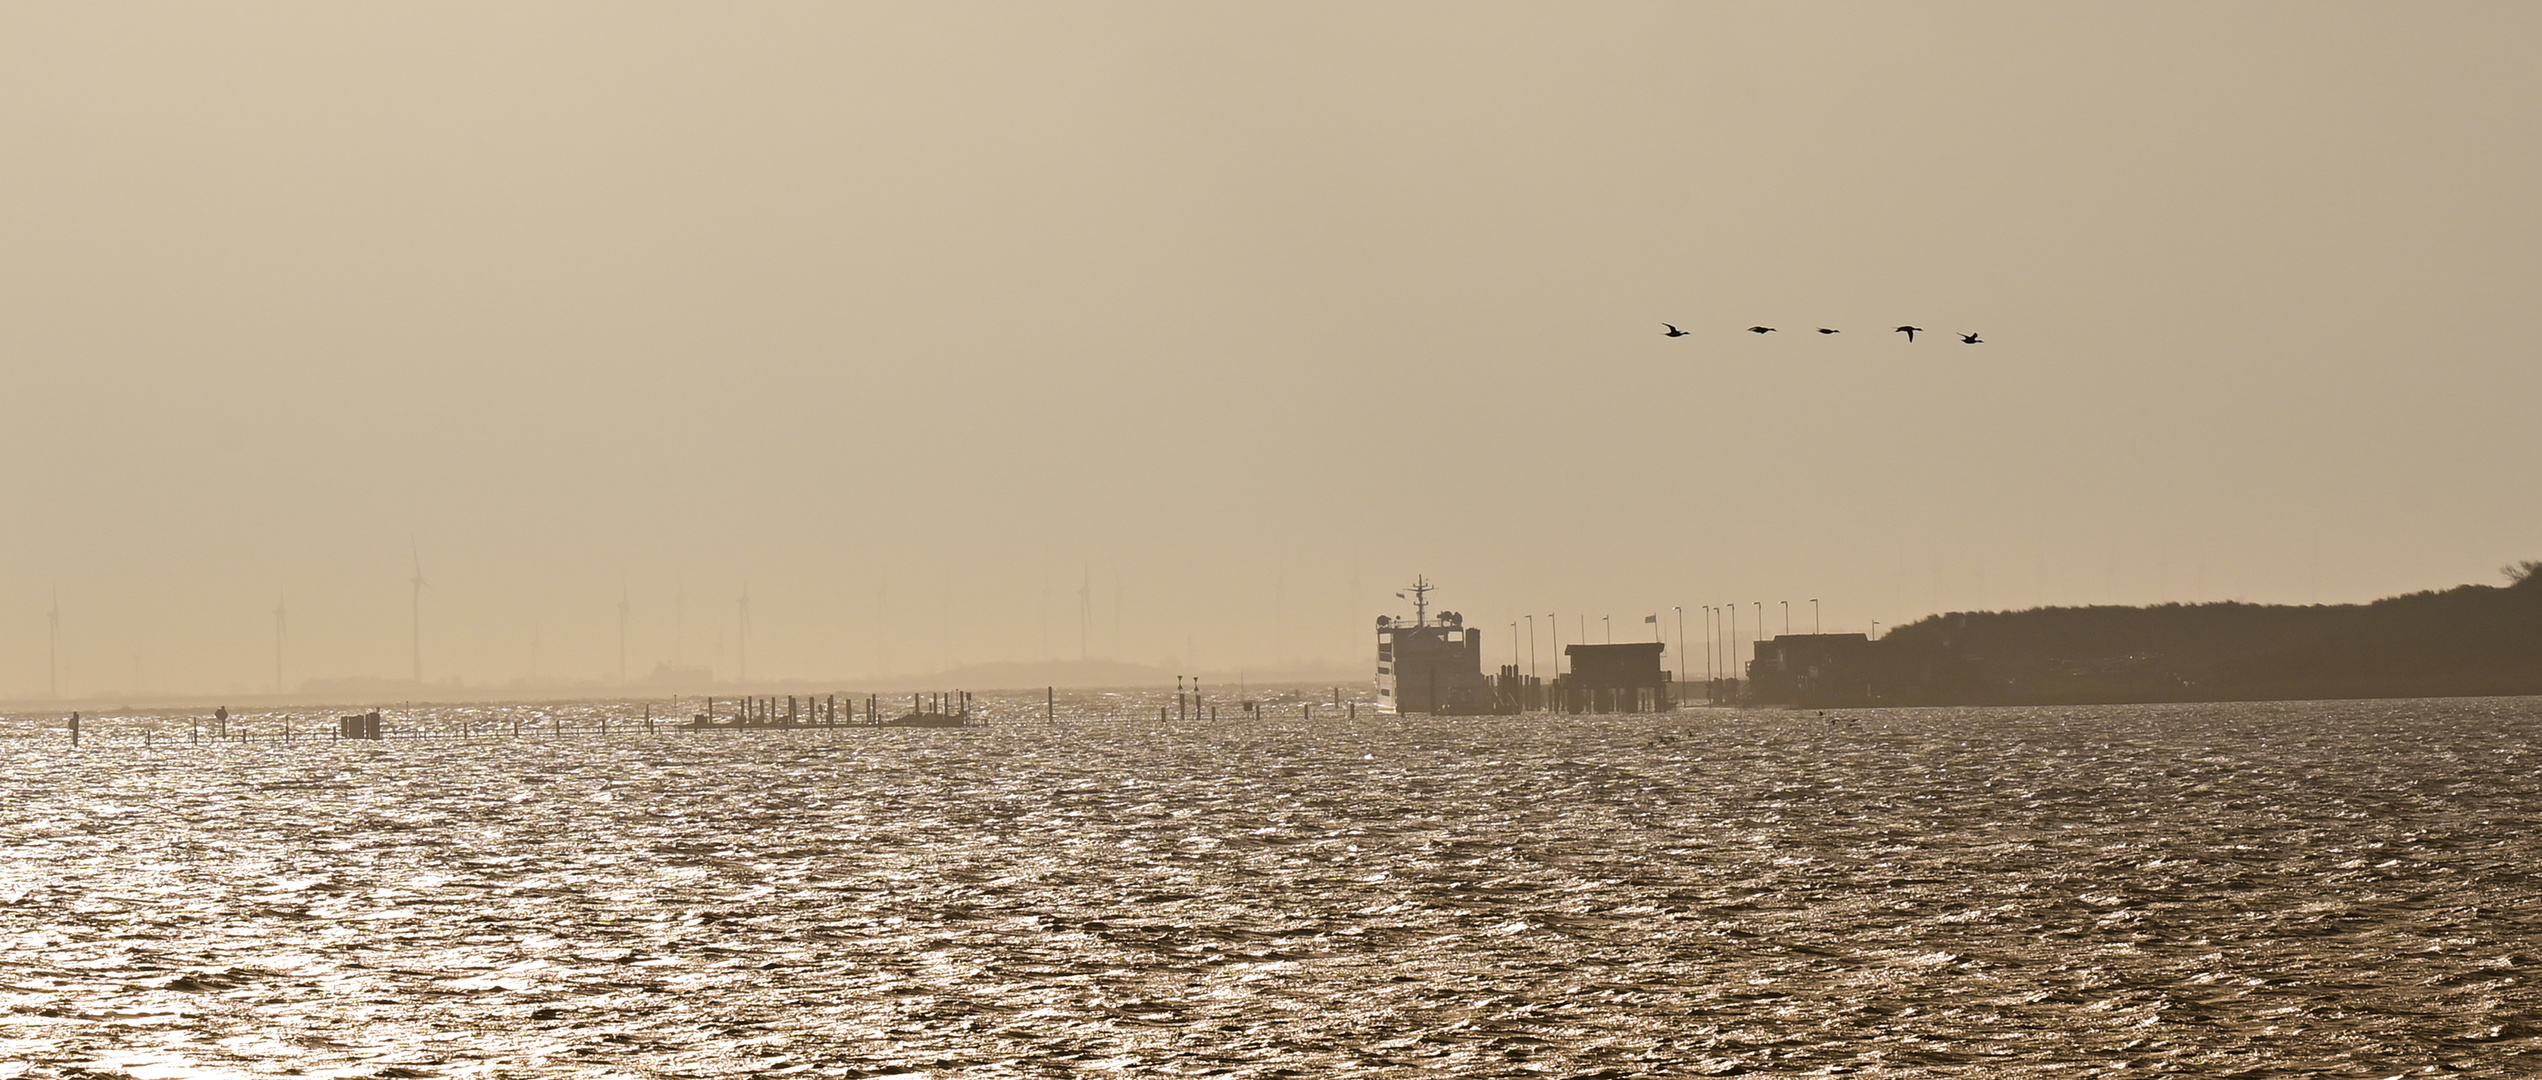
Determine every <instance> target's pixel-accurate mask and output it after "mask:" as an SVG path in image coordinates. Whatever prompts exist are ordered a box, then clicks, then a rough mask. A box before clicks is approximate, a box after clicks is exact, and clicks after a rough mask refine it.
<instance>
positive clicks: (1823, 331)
mask: <svg viewBox="0 0 2542 1080" xmlns="http://www.w3.org/2000/svg"><path fill="white" fill-rule="evenodd" d="M1818 332H1819V333H1822V334H1841V333H1844V331H1842V330H1830V329H1828V328H1826V327H1824V326H1822V327H1819V328H1818Z"/></svg>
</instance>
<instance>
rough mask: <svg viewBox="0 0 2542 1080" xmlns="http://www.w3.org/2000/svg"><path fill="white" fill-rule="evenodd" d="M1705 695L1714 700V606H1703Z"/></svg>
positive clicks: (1705, 698) (1705, 697) (1706, 698)
mask: <svg viewBox="0 0 2542 1080" xmlns="http://www.w3.org/2000/svg"><path fill="white" fill-rule="evenodd" d="M1703 695H1704V700H1705V701H1707V702H1708V701H1711V700H1712V605H1710V604H1705V605H1704V606H1703Z"/></svg>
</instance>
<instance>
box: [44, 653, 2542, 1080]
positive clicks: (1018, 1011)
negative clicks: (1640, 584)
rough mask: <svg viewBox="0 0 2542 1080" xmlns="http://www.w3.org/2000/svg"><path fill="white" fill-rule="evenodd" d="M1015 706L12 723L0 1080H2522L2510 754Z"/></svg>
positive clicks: (2509, 719) (1679, 717) (2364, 713)
mask: <svg viewBox="0 0 2542 1080" xmlns="http://www.w3.org/2000/svg"><path fill="white" fill-rule="evenodd" d="M1169 700H1170V699H1169ZM1041 705H1042V702H1040V701H1039V700H1038V699H1036V700H1034V701H1033V702H1031V704H1030V707H1029V708H1028V707H1027V706H1026V705H1025V704H1024V703H1022V702H1021V701H1017V702H1012V703H1007V704H1006V705H1005V706H1003V708H1002V710H999V709H993V710H992V711H993V714H995V715H998V716H999V717H1000V718H999V719H998V720H997V722H995V723H992V724H990V725H988V726H985V727H979V728H973V729H966V730H953V731H925V730H918V731H889V730H838V731H821V730H813V731H796V732H759V733H740V732H713V733H672V732H669V731H664V732H662V733H660V734H657V735H652V736H647V735H645V734H643V733H642V730H641V728H640V727H636V726H631V725H629V724H627V723H625V722H624V721H623V718H624V717H625V716H626V715H627V714H626V712H624V711H623V710H619V711H616V712H615V713H614V714H615V715H618V716H619V717H621V720H620V722H618V723H617V724H616V726H615V727H613V729H612V731H611V733H610V734H609V735H607V736H605V737H604V736H602V735H600V734H598V733H597V732H596V731H595V730H593V729H592V725H593V723H594V721H595V720H596V718H597V717H598V716H600V715H602V714H603V713H604V712H611V711H612V710H611V709H610V708H609V707H607V706H600V705H581V706H571V707H561V708H560V707H530V706H520V707H515V708H513V709H511V710H510V711H502V710H487V709H476V710H457V709H453V710H445V711H443V712H440V713H427V714H425V715H424V716H422V717H420V718H418V719H417V720H413V721H409V720H407V719H406V718H401V717H394V716H393V717H392V722H391V729H392V731H393V732H394V731H398V730H401V728H400V724H401V723H403V724H404V725H405V726H404V727H403V729H402V730H408V731H412V730H415V729H416V728H417V727H419V726H420V727H422V728H425V729H429V730H432V731H435V732H445V733H447V732H454V731H455V730H456V729H457V727H458V725H459V724H461V723H462V722H465V723H467V724H468V725H470V726H471V727H472V728H473V729H475V730H476V731H477V732H479V734H481V735H482V734H483V733H485V732H488V731H499V732H500V737H494V738H485V737H478V738H458V737H451V736H450V735H448V734H444V735H442V736H440V737H435V738H428V739H407V740H399V739H391V740H389V741H387V742H382V743H368V744H361V743H335V742H320V741H301V742H295V743H290V744H278V743H270V742H267V743H246V744H241V743H236V742H232V743H221V744H203V745H187V744H186V721H185V720H184V719H183V718H166V717H162V718H158V719H156V720H155V721H147V720H144V719H140V718H131V719H126V720H122V721H114V722H93V723H92V728H91V733H90V737H89V739H88V742H87V745H84V746H82V747H80V748H78V749H76V750H74V749H72V748H71V747H70V746H69V745H68V744H67V740H66V739H64V738H63V737H62V735H61V733H60V732H59V731H58V730H56V729H52V728H50V727H42V728H39V727H37V726H36V725H34V724H33V723H32V722H29V721H20V722H18V726H16V727H14V728H11V729H10V732H11V733H13V734H14V735H15V736H16V737H13V738H5V739H0V1077H5V1076H37V1077H56V1076H62V1077H68V1076H125V1075H129V1076H139V1077H160V1076H165V1077H212V1076H225V1075H239V1076H244V1075H277V1074H299V1075H352V1076H389V1077H438V1076H533V1075H575V1076H601V1075H627V1076H736V1075H792V1074H799V1075H810V1076H868V1075H889V1074H917V1075H925V1076H1000V1075H1006V1076H1060V1075H1071V1074H1077V1073H1087V1072H1111V1073H1117V1074H1123V1075H1137V1076H1150V1075H1184V1074H1194V1075H1233V1076H1277V1075H1299V1076H1324V1075H1381V1076H1422V1075H1454V1076H1552V1077H1561V1076H1642V1075H1696V1076H1715V1075H1733V1074H1748V1075H1763V1076H1778V1075H1780V1076H1814V1075H1854V1076H1988V1077H2014V1076H2020V1077H2028V1076H2107V1075H2150V1074H2156V1073H2176V1074H2180V1075H2189V1076H2238V1077H2274V1076H2286V1077H2294V1076H2356V1077H2392V1076H2400V1075H2404V1074H2406V1075H2411V1076H2446V1075H2469V1076H2533V1075H2542V996H2537V993H2536V991H2535V989H2534V979H2535V977H2536V974H2537V972H2542V908H2537V904H2536V899H2537V898H2536V896H2535V891H2534V886H2535V875H2534V869H2535V867H2536V865H2537V862H2538V861H2542V839H2537V838H2536V835H2535V829H2534V819H2535V811H2536V809H2537V806H2542V799H2538V798H2537V796H2538V795H2542V791H2537V785H2538V784H2542V781H2537V778H2536V775H2535V770H2536V766H2537V765H2542V754H2537V753H2536V751H2535V750H2534V749H2533V746H2534V742H2535V736H2536V735H2537V734H2542V700H2536V699H2508V700H2457V701H2404V702H2349V703H2296V704H2266V705H2199V706H2159V707H2156V706H2147V707H2124V708H2107V707H2104V708H2091V709H2040V710H1975V709H1971V710H1930V711H1913V710H1900V711H1874V712H1862V713H1846V714H1832V715H1831V716H1830V717H1822V716H1820V715H1816V714H1804V713H1781V712H1772V713H1769V712H1750V713H1738V712H1728V711H1718V712H1715V711H1694V712H1686V713H1679V714H1675V715H1671V716H1663V717H1560V718H1554V717H1529V718H1523V719H1521V718H1497V719H1480V720H1411V721H1406V722H1401V723H1395V722H1386V723H1379V722H1375V721H1373V720H1371V719H1367V718H1363V719H1362V720H1361V721H1359V722H1357V723H1353V722H1350V721H1347V720H1342V719H1331V718H1329V717H1328V716H1319V717H1318V718H1317V719H1314V720H1306V719H1303V718H1301V717H1299V716H1298V715H1297V710H1296V708H1295V706H1294V705H1283V706H1280V709H1281V710H1283V711H1284V716H1283V718H1281V719H1261V720H1246V721H1237V720H1221V721H1217V722H1208V723H1200V722H1195V723H1188V724H1179V723H1174V722H1170V721H1169V722H1164V723H1160V722H1158V721H1155V720H1152V719H1150V720H1138V721H1122V720H1106V719H1101V718H1098V717H1095V716H1092V715H1087V714H1091V713H1095V712H1108V711H1120V712H1135V711H1140V710H1144V711H1145V712H1146V714H1147V715H1149V716H1153V715H1154V711H1153V710H1154V702H1153V701H1148V702H1144V703H1137V702H1127V703H1125V702H1121V701H1118V700H1116V699H1098V698H1094V697H1091V696H1089V697H1088V698H1086V699H1083V700H1081V701H1077V702H1069V701H1066V700H1065V699H1063V701H1062V703H1061V708H1060V713H1061V717H1060V719H1059V720H1058V721H1057V722H1055V723H1054V722H1047V721H1044V720H1042V719H1041V717H1040V715H1039V713H1040V707H1041ZM1327 712H1328V713H1329V710H1327ZM523 716H528V717H529V718H530V722H528V723H526V724H525V725H524V726H523V731H522V734H521V735H519V736H518V737H514V736H513V735H512V734H511V729H510V724H509V722H508V720H505V719H501V718H502V717H508V718H509V719H520V718H522V717H523ZM1831 719H1832V720H1833V722H1831ZM118 723H120V724H121V725H122V726H121V727H117V726H116V724H118ZM152 724H155V725H156V734H155V735H153V736H152V743H153V745H150V746H147V747H145V746H143V745H141V744H140V742H139V736H138V732H140V731H141V730H142V729H143V728H144V727H147V726H150V725H152ZM260 724H262V725H266V727H265V728H263V729H265V730H270V729H271V726H272V724H273V721H272V718H247V719H244V720H242V721H239V722H235V723H234V725H233V731H240V730H247V731H255V730H260V728H259V725H260ZM299 724H300V730H301V731H302V732H303V734H304V735H305V732H306V730H307V729H308V728H309V726H310V720H309V719H302V720H300V721H299ZM560 729H561V731H562V732H563V733H562V734H561V735H560V734H558V731H559V730H560Z"/></svg>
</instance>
